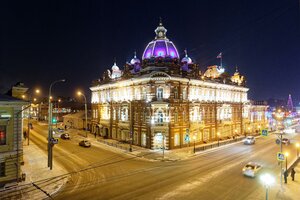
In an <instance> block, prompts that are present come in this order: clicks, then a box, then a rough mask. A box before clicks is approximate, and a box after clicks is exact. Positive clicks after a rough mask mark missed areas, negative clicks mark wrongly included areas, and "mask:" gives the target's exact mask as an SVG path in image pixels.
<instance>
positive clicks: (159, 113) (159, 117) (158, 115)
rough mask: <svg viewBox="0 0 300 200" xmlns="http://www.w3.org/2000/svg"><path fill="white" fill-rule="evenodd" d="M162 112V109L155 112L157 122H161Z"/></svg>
mask: <svg viewBox="0 0 300 200" xmlns="http://www.w3.org/2000/svg"><path fill="white" fill-rule="evenodd" d="M163 118H164V114H163V113H162V111H159V112H158V114H157V122H159V123H162V122H163V121H164V119H163Z"/></svg>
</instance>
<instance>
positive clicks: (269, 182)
mask: <svg viewBox="0 0 300 200" xmlns="http://www.w3.org/2000/svg"><path fill="white" fill-rule="evenodd" d="M260 180H261V181H262V182H263V185H264V187H265V188H266V200H268V199H269V188H270V186H271V185H272V184H273V183H274V178H273V177H272V176H271V175H270V174H263V175H261V176H260Z"/></svg>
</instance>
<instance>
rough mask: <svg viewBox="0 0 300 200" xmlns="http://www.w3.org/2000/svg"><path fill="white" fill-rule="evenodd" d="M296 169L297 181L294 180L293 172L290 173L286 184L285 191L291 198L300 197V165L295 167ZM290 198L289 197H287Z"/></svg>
mask: <svg viewBox="0 0 300 200" xmlns="http://www.w3.org/2000/svg"><path fill="white" fill-rule="evenodd" d="M294 169H295V171H296V174H295V181H292V177H291V173H289V176H288V180H287V184H285V185H284V189H285V191H284V193H285V195H286V196H288V197H290V199H300V165H299V163H298V165H296V167H295V168H294ZM287 199H288V198H287Z"/></svg>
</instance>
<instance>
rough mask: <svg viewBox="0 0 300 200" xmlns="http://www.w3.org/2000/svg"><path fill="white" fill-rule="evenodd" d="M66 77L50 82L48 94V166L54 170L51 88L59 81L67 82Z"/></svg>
mask: <svg viewBox="0 0 300 200" xmlns="http://www.w3.org/2000/svg"><path fill="white" fill-rule="evenodd" d="M65 81H66V80H65V79H60V80H56V81H53V82H52V83H51V84H50V87H49V96H48V167H50V170H52V164H53V162H52V161H53V154H52V147H53V145H54V144H53V132H52V103H51V99H52V96H51V89H52V86H53V85H54V84H56V83H59V82H65Z"/></svg>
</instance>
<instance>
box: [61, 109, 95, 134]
mask: <svg viewBox="0 0 300 200" xmlns="http://www.w3.org/2000/svg"><path fill="white" fill-rule="evenodd" d="M63 124H64V125H66V126H67V128H75V129H84V128H85V112H84V111H79V112H76V113H70V114H67V115H64V116H63ZM90 127H91V117H90V113H88V115H87V130H90Z"/></svg>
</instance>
